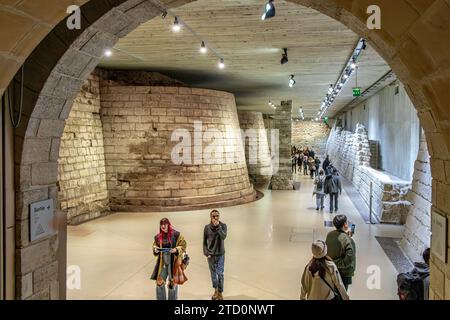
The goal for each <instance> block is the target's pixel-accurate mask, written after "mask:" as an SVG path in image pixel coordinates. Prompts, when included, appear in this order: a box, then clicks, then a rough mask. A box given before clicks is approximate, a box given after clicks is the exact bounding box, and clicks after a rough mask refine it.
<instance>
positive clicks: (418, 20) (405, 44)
mask: <svg viewBox="0 0 450 320" xmlns="http://www.w3.org/2000/svg"><path fill="white" fill-rule="evenodd" d="M289 1H291V0H289ZM292 1H295V2H297V3H299V4H303V5H306V6H310V7H312V8H314V9H317V10H318V11H320V12H322V13H325V14H327V15H329V16H331V17H334V18H336V19H338V20H340V21H341V22H342V23H343V24H344V25H346V26H348V27H349V28H350V29H352V30H354V31H355V32H357V33H360V35H361V36H364V37H365V38H366V39H367V40H368V41H369V42H370V43H371V45H373V46H374V47H375V48H376V49H377V51H378V52H379V53H380V54H381V55H382V56H383V58H384V59H385V60H386V61H387V62H388V63H389V65H391V66H392V68H393V70H394V71H395V73H396V74H397V75H398V76H399V78H400V79H401V80H402V82H403V83H404V84H405V87H406V90H407V91H408V93H409V95H410V97H412V98H413V100H414V101H413V102H414V105H415V107H416V109H417V111H418V115H419V118H420V121H421V124H422V126H423V128H424V130H425V132H426V134H427V141H428V146H429V152H430V155H431V157H432V159H431V166H432V174H433V187H432V190H433V201H432V202H433V208H432V211H433V212H437V213H439V214H442V215H444V216H447V217H449V216H450V201H448V195H449V194H450V152H449V150H450V139H449V137H450V131H449V130H448V129H447V128H448V124H449V120H450V113H449V112H445V111H446V110H447V107H448V101H449V99H450V90H448V87H449V83H450V77H449V76H448V66H449V65H450V59H448V56H449V54H448V53H449V52H450V51H449V50H448V48H449V46H450V43H449V42H446V41H437V40H439V39H442V38H445V36H446V32H447V30H448V28H447V26H448V25H449V21H448V19H447V17H448V16H449V10H450V7H449V6H448V2H447V1H428V2H425V1H423V2H420V4H418V3H416V2H412V1H410V0H398V1H395V3H394V2H393V1H390V2H389V1H386V2H385V4H386V6H387V11H388V12H390V13H391V14H392V16H402V13H403V14H404V13H405V12H407V13H408V17H409V18H405V19H388V20H386V22H387V23H384V24H383V26H384V27H383V30H384V31H385V32H383V33H374V32H369V31H368V30H367V28H365V25H366V20H367V15H366V14H365V12H364V11H363V10H361V8H360V6H355V5H354V4H355V1H354V0H345V1H344V0H339V1H338V0H292ZM32 2H35V1H32V0H28V1H6V3H5V5H4V6H3V7H4V8H0V11H2V14H5V13H6V15H7V16H8V17H10V18H11V19H0V23H1V22H4V23H5V25H7V27H6V28H0V30H3V31H4V34H5V35H7V37H6V38H5V39H7V40H8V41H7V43H6V47H5V49H4V50H3V53H0V56H2V57H1V59H0V66H1V67H0V69H1V70H4V72H2V73H1V74H0V93H1V92H3V91H4V89H5V87H6V86H7V84H8V83H9V82H10V81H11V79H12V77H13V75H14V74H15V73H16V71H17V70H18V69H19V68H20V66H21V64H22V63H23V61H24V59H27V60H26V63H25V65H26V66H25V69H26V70H28V74H29V75H30V74H31V75H33V76H28V77H25V88H26V89H25V92H26V98H27V99H25V100H24V109H23V114H22V116H23V117H22V119H23V121H22V124H21V126H20V127H19V128H18V129H17V130H16V131H15V141H14V143H15V150H13V148H10V149H7V150H9V151H10V153H14V154H15V165H16V168H15V170H14V171H15V176H16V181H15V185H16V190H15V192H16V194H15V200H16V201H15V202H16V203H15V204H16V208H15V211H16V230H17V232H16V289H17V290H16V294H17V297H18V298H22V299H25V298H30V299H40V298H42V299H48V298H52V299H57V298H60V297H62V298H63V297H64V292H65V286H64V283H65V277H66V269H65V265H64V263H65V259H64V257H63V253H62V254H61V256H60V257H59V258H58V257H55V252H56V251H58V250H59V251H63V249H62V248H64V247H65V245H64V243H65V242H64V241H65V240H64V237H62V236H61V237H58V235H55V236H53V237H52V238H51V239H42V240H40V241H37V242H34V243H29V241H28V240H27V235H28V230H27V225H28V224H29V215H28V214H27V207H28V205H29V204H30V202H33V201H39V200H46V199H48V198H50V199H53V200H54V201H55V204H57V203H56V201H57V188H56V182H57V158H58V150H59V140H60V137H61V136H62V133H63V130H64V120H65V119H66V118H67V117H68V110H70V108H71V106H72V103H73V98H74V97H75V96H76V94H77V92H78V91H79V87H80V86H81V84H82V82H83V80H84V79H85V78H86V76H87V75H88V74H89V73H90V72H91V71H92V70H93V69H94V66H95V65H97V63H98V61H99V59H100V57H101V56H102V54H103V51H104V48H105V47H113V46H114V44H115V43H116V42H117V40H118V38H121V37H123V36H125V35H126V34H128V33H129V32H130V31H131V30H134V29H135V28H136V27H137V26H138V25H139V24H141V23H143V22H145V21H148V20H149V19H151V18H153V17H155V16H158V15H160V10H159V9H158V8H157V7H156V6H154V5H152V4H151V2H150V1H135V0H129V1H126V0H117V1H114V2H113V1H103V0H99V1H94V0H91V1H89V2H88V3H87V4H86V5H85V6H84V7H83V13H84V14H83V17H84V18H86V21H85V22H84V23H82V30H80V31H77V32H74V31H73V30H68V29H67V27H66V21H65V20H64V19H63V18H64V16H65V15H66V13H65V11H64V10H57V11H58V12H59V13H58V14H55V15H52V17H51V18H49V17H48V13H49V10H50V11H51V10H52V9H54V8H55V5H56V4H57V6H58V7H59V6H60V7H61V8H67V6H68V4H71V3H72V2H71V1H65V0H64V1H62V0H52V1H48V2H46V3H47V4H46V5H43V6H42V7H41V9H42V10H32V12H31V11H30V10H28V9H27V8H29V7H30V6H28V4H29V3H32ZM86 2H87V1H85V0H83V1H81V2H80V4H81V3H86ZM99 2H101V3H102V5H101V6H100V5H98V3H99ZM137 2H139V3H138V4H137ZM187 2H189V0H176V1H171V2H170V5H169V7H172V6H178V5H181V4H184V3H187ZM24 3H27V5H24ZM55 12H56V11H55ZM349 17H350V19H349ZM44 20H45V21H47V25H46V27H45V28H44V29H43V32H35V30H36V29H35V28H28V27H26V28H25V27H20V28H12V27H11V26H12V25H19V26H25V25H28V26H29V25H35V26H36V27H40V26H42V24H41V23H40V21H44ZM429 21H434V22H435V23H432V24H431V23H429ZM11 23H12V24H11ZM58 23H59V25H57V24H58ZM56 25H57V26H56ZM55 26H56V27H55ZM50 30H51V31H50ZM424 30H425V31H426V32H424ZM47 34H48V36H47V37H46V38H45V39H44V37H45V36H46V35H47ZM24 39H27V41H23V40H24ZM43 39H44V40H43ZM33 50H34V52H33V53H32V54H31V55H30V53H31V51H33ZM417 52H422V53H423V54H421V55H417ZM418 66H426V68H420V67H418ZM3 67H5V68H3ZM31 70H32V71H31ZM30 71H31V72H30ZM50 124H51V125H50ZM56 207H57V206H56ZM57 217H58V219H59V218H61V219H64V218H65V215H64V214H63V213H61V212H58V213H57ZM59 225H60V226H61V225H63V224H59ZM59 232H60V234H63V233H64V232H65V231H64V230H63V229H60V230H59ZM449 237H450V235H449ZM449 240H450V239H449ZM58 243H60V244H61V245H59V246H58ZM448 243H450V241H448ZM58 247H59V248H58ZM61 257H62V258H61ZM55 261H59V265H60V268H59V282H60V285H61V290H59V292H58V290H57V289H58V279H56V287H55V285H54V280H55V279H54V278H50V279H49V278H45V280H46V283H45V284H44V285H43V284H42V281H40V282H39V280H36V281H34V279H33V277H32V276H31V275H30V273H29V272H31V271H33V270H37V269H39V268H42V267H43V266H44V267H45V266H47V267H49V268H50V267H51V266H52V265H53V263H54V262H55ZM30 265H31V266H32V268H31V269H30V268H28V267H29V266H30ZM39 279H40V280H42V278H39ZM37 282H39V283H40V284H39V286H37V287H36V288H43V289H42V290H39V291H35V290H33V284H34V283H37ZM30 287H31V289H30V290H28V289H29V288H30ZM430 298H431V299H437V300H438V299H450V268H449V263H448V262H447V261H444V262H441V261H439V260H438V259H437V257H435V256H434V255H432V263H431V292H430Z"/></svg>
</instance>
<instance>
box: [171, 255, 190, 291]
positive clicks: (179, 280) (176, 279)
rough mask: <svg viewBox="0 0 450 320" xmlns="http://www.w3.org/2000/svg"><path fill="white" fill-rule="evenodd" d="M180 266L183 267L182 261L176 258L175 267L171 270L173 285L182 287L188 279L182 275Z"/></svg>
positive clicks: (182, 271)
mask: <svg viewBox="0 0 450 320" xmlns="http://www.w3.org/2000/svg"><path fill="white" fill-rule="evenodd" d="M182 265H183V261H182V259H181V258H177V260H176V261H175V266H174V268H173V283H175V284H178V285H182V284H183V283H185V282H186V281H188V278H187V277H186V275H185V274H184V270H183V267H182Z"/></svg>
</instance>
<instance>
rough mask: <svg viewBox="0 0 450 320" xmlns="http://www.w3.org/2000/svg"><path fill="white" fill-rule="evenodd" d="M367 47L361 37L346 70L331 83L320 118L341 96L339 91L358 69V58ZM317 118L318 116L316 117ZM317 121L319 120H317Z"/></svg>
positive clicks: (322, 105)
mask: <svg viewBox="0 0 450 320" xmlns="http://www.w3.org/2000/svg"><path fill="white" fill-rule="evenodd" d="M366 47H367V45H366V40H365V39H363V38H361V39H359V41H358V44H357V45H356V48H355V49H354V50H353V54H352V55H351V57H350V59H349V60H348V61H347V64H346V65H345V68H344V70H343V71H342V73H341V76H340V77H339V79H338V81H337V82H336V84H334V85H333V84H331V85H330V87H329V88H328V91H327V94H326V97H325V99H324V100H323V103H322V104H321V106H320V110H319V112H318V115H319V118H322V117H323V115H324V114H325V113H326V112H327V111H328V109H329V108H330V107H331V105H332V104H333V103H334V101H335V100H336V98H337V97H338V96H339V93H340V92H341V91H342V88H343V87H344V86H345V84H346V83H347V82H348V80H349V79H350V76H351V75H352V74H353V72H354V71H356V70H357V69H358V58H359V57H360V55H361V53H362V51H363V50H365V49H366ZM316 119H317V118H316ZM316 121H317V120H316Z"/></svg>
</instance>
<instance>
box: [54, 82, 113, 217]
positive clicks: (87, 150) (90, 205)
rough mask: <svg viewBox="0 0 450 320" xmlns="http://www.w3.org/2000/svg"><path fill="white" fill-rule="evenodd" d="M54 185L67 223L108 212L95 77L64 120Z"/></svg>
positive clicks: (82, 91) (85, 85) (80, 94)
mask: <svg viewBox="0 0 450 320" xmlns="http://www.w3.org/2000/svg"><path fill="white" fill-rule="evenodd" d="M58 183H59V202H60V204H61V209H62V210H65V211H66V212H67V222H68V223H69V224H78V223H81V222H83V221H86V220H91V219H94V218H97V217H100V216H102V215H105V214H108V213H109V199H108V191H107V187H106V173H105V152H104V149H103V130H102V122H101V119H100V86H99V77H98V76H97V75H96V74H93V75H91V76H90V77H89V79H87V80H86V81H85V83H84V85H83V87H82V89H81V91H80V93H79V94H78V96H77V97H76V98H75V102H74V104H73V106H72V110H71V111H70V114H69V118H68V119H67V120H66V125H65V128H64V133H63V136H62V137H61V145H60V150H59V159H58Z"/></svg>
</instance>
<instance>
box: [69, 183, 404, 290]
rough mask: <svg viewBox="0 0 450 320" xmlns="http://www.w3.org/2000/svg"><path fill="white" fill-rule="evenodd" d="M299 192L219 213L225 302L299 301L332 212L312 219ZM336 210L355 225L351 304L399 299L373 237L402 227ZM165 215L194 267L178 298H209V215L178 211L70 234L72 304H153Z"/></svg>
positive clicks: (100, 223)
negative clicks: (75, 285)
mask: <svg viewBox="0 0 450 320" xmlns="http://www.w3.org/2000/svg"><path fill="white" fill-rule="evenodd" d="M296 179H297V180H299V181H300V182H301V186H302V187H301V190H300V191H274V192H270V191H267V192H265V196H264V198H263V199H261V200H259V201H257V202H254V203H250V204H246V205H241V206H237V207H229V208H223V209H221V210H220V211H221V213H222V214H221V218H222V220H223V222H225V223H226V224H227V225H228V230H229V231H228V237H227V240H226V242H225V245H226V261H225V292H224V297H225V299H298V298H299V291H300V279H301V274H302V272H303V269H304V267H305V265H306V263H307V262H308V260H309V259H310V257H311V253H310V252H311V249H310V248H311V242H312V241H313V240H315V239H324V238H325V235H326V233H327V232H328V231H329V230H332V229H330V228H325V227H324V221H325V220H331V219H332V217H331V215H330V214H327V213H326V212H325V213H317V212H316V210H315V200H314V199H313V198H312V181H311V179H309V178H307V177H303V176H297V177H296ZM340 212H341V213H345V214H347V215H348V217H349V219H350V220H351V221H352V222H354V223H355V224H356V225H357V226H356V235H355V237H354V239H355V241H356V245H357V274H356V276H355V278H354V284H353V285H352V286H351V287H350V290H349V294H350V296H351V298H352V299H397V297H396V271H395V268H394V266H393V265H392V264H391V262H390V261H389V259H388V258H387V256H386V255H385V253H384V252H383V250H382V249H381V247H380V245H379V244H378V242H377V241H376V239H375V236H388V237H399V236H400V235H401V231H402V229H401V227H398V226H390V225H372V226H371V225H367V224H365V223H364V221H363V220H362V219H361V217H360V216H359V215H358V213H357V212H356V209H355V207H354V206H353V204H352V202H351V201H350V199H349V198H348V197H347V195H346V194H345V191H344V193H343V196H342V197H341V202H340ZM162 217H168V218H169V219H170V220H171V221H172V223H173V224H174V226H175V227H176V229H177V230H179V231H181V233H182V234H183V235H184V236H185V238H186V239H187V243H188V253H189V255H190V256H191V263H190V265H189V267H188V269H187V276H188V278H189V281H188V282H186V283H185V284H184V285H183V286H182V287H180V291H179V298H180V299H210V296H211V294H212V288H211V285H210V278H209V271H208V265H207V261H206V258H205V257H204V256H203V254H202V235H203V227H204V225H205V224H207V223H209V210H199V211H194V212H176V213H118V214H114V215H111V216H108V217H106V218H102V219H98V220H95V221H92V222H89V223H86V224H83V225H81V226H76V227H69V228H68V244H67V246H68V265H69V266H70V265H77V266H79V267H80V269H81V289H80V290H68V292H67V293H68V298H69V299H155V283H154V282H153V281H151V280H150V279H149V277H150V274H151V272H152V270H153V266H154V263H155V260H154V258H153V255H152V253H151V245H152V242H153V236H154V235H155V233H156V232H157V231H158V226H159V220H160V219H161V218H162ZM373 265H375V266H378V267H379V268H380V269H379V270H380V271H381V272H380V277H381V280H380V284H381V286H380V288H379V289H377V288H375V289H369V288H368V286H367V281H368V279H369V276H370V274H368V273H367V269H368V267H370V266H373Z"/></svg>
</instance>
